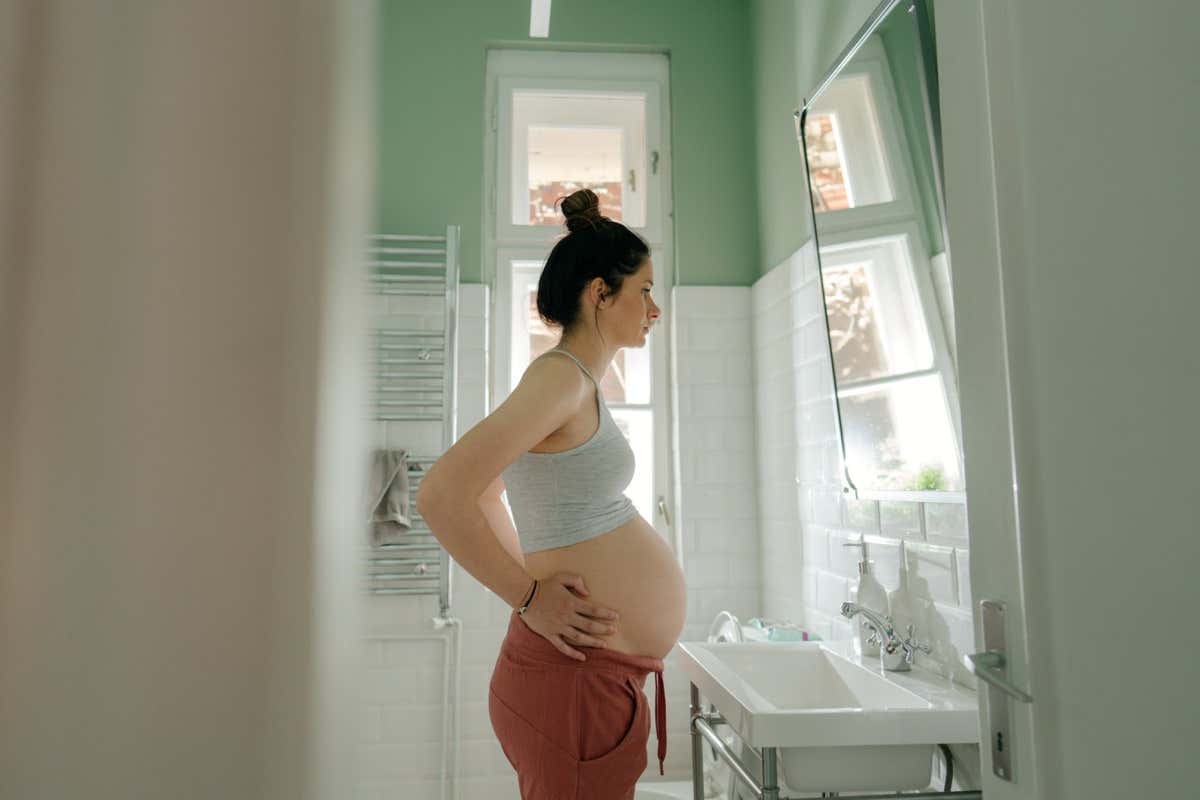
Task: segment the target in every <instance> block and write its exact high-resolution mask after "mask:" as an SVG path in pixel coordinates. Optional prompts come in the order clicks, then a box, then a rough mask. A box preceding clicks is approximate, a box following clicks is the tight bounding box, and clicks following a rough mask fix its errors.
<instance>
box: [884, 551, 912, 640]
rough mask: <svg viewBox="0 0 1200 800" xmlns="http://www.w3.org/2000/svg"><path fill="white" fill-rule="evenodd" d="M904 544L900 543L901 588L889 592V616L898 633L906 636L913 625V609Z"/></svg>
mask: <svg viewBox="0 0 1200 800" xmlns="http://www.w3.org/2000/svg"><path fill="white" fill-rule="evenodd" d="M904 556H905V553H904V543H903V542H901V543H900V586H899V587H898V588H897V589H895V590H894V591H891V592H888V596H887V597H888V614H889V615H890V616H891V618H892V624H893V625H894V626H895V627H896V632H897V633H898V634H900V635H906V632H907V630H908V626H909V625H912V624H913V609H912V602H911V601H910V600H909V593H908V567H907V566H906V565H905V564H906V562H905V560H904Z"/></svg>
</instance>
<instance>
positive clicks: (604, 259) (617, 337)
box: [417, 189, 686, 800]
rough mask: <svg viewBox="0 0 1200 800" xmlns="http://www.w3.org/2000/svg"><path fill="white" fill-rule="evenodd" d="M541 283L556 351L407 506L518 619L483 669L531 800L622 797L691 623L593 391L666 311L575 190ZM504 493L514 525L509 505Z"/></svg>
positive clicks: (642, 254) (643, 258)
mask: <svg viewBox="0 0 1200 800" xmlns="http://www.w3.org/2000/svg"><path fill="white" fill-rule="evenodd" d="M562 210H563V214H564V215H565V217H566V220H567V229H568V231H569V233H568V234H567V235H566V236H564V237H563V238H561V239H560V240H559V241H558V242H557V243H556V244H555V245H554V248H553V249H552V251H551V252H550V256H549V257H548V258H547V260H546V265H545V267H544V269H543V270H542V274H541V278H540V280H539V281H538V293H537V308H538V313H539V314H540V315H541V317H542V318H543V319H544V320H545V321H546V322H547V324H550V325H554V326H557V327H561V329H562V335H561V338H560V341H559V342H558V345H557V346H556V347H555V348H554V349H552V350H550V351H547V352H546V353H544V354H542V356H540V357H539V358H537V359H535V360H534V361H533V362H532V363H531V364H530V365H529V367H528V368H527V369H526V371H525V374H524V376H523V377H522V378H521V381H520V383H519V384H518V386H517V387H516V389H514V390H513V392H512V394H511V395H510V396H509V397H508V399H507V400H505V401H504V403H503V404H501V405H500V407H499V408H497V409H496V410H495V411H494V412H492V414H491V415H489V416H488V417H487V418H486V419H484V420H483V421H481V422H480V423H479V424H478V425H476V426H475V427H474V428H472V429H471V430H470V431H468V432H467V433H466V434H465V435H464V436H463V437H462V438H461V439H459V441H458V442H456V443H455V444H454V446H453V447H451V448H450V449H449V450H447V451H446V452H445V454H444V455H443V456H442V457H441V458H439V459H438V460H437V462H435V463H434V464H433V466H432V467H430V469H429V472H428V473H427V474H426V476H425V478H424V479H423V480H422V481H421V487H420V490H419V492H418V495H417V510H418V512H419V513H420V514H421V516H422V517H423V518H424V519H425V521H426V522H427V523H428V525H429V528H430V530H432V531H433V532H434V534H435V535H436V536H437V538H438V541H439V542H441V544H442V545H443V546H444V547H445V548H446V550H447V551H448V552H449V553H450V555H451V556H452V557H453V558H454V560H455V561H457V562H458V563H459V564H461V565H462V567H463V568H464V569H466V570H467V571H468V572H469V573H471V574H472V575H473V576H475V577H476V578H477V579H479V581H480V582H482V583H483V584H484V585H486V586H487V587H488V588H490V589H491V590H492V591H493V592H495V593H496V594H497V595H498V596H499V597H500V598H501V599H503V600H504V601H505V602H507V603H508V604H509V605H511V606H513V607H514V609H515V610H514V611H513V612H512V613H511V614H510V615H509V623H508V632H507V635H506V636H505V638H504V641H503V642H502V644H501V646H500V653H499V655H498V657H497V659H496V663H495V666H494V667H493V670H492V680H491V686H490V690H489V696H488V708H489V713H490V716H491V722H492V728H493V730H494V731H495V733H496V736H497V738H498V739H499V740H500V745H501V747H502V748H503V750H504V753H505V755H506V756H507V757H508V760H509V761H510V762H511V763H512V765H513V768H514V769H515V770H516V771H517V778H518V781H519V783H520V787H521V797H522V798H524V800H569V799H571V798H574V799H575V800H585V799H586V800H622V799H624V800H627V799H628V798H632V797H633V792H634V784H635V783H636V782H637V779H638V778H639V777H640V776H641V774H642V772H643V770H644V769H645V767H646V742H647V740H648V738H649V735H650V712H649V702H648V700H647V698H646V695H645V693H644V691H643V687H644V685H645V679H646V676H647V675H648V674H650V673H651V672H653V673H654V674H655V689H656V696H655V712H656V713H655V729H656V733H657V737H658V758H659V772H660V773H661V772H662V769H663V767H662V760H663V759H664V758H665V756H666V730H665V727H666V707H665V697H664V688H663V683H662V669H663V662H662V658H663V657H664V656H665V655H666V654H667V653H668V652H669V651H670V650H671V648H672V647H673V646H674V645H675V642H676V640H677V639H678V637H679V633H680V631H681V630H682V629H683V623H684V616H685V612H686V591H685V588H686V587H685V584H684V578H683V573H682V571H681V570H680V568H679V564H678V562H677V561H676V559H675V556H674V554H673V553H672V552H671V549H670V548H669V547H668V546H667V544H666V542H665V541H664V540H663V539H662V537H661V536H659V535H658V533H657V532H656V531H655V530H654V528H653V526H651V525H650V523H648V522H647V521H646V520H645V519H643V518H642V517H641V516H640V515H639V514H638V512H637V509H636V508H635V507H634V505H633V503H632V502H631V501H630V500H629V498H628V497H627V496H625V494H624V490H625V488H626V487H627V486H628V485H629V482H630V480H631V479H632V478H633V471H634V460H633V450H632V449H631V448H630V446H629V444H628V442H627V441H626V440H625V437H624V435H623V434H622V433H621V431H620V430H619V429H618V428H617V424H616V422H615V421H614V420H613V417H612V415H611V414H610V413H609V410H608V407H607V406H606V405H605V402H604V397H603V396H602V394H601V392H600V384H599V382H600V380H601V378H603V376H604V373H605V371H606V370H607V369H608V365H609V362H611V361H612V359H613V357H614V356H615V355H616V353H617V351H618V350H620V349H621V348H622V347H642V346H643V345H644V344H645V343H646V337H647V335H648V334H649V331H650V327H651V326H652V325H653V324H654V322H655V321H656V320H657V319H658V317H659V314H660V310H659V307H658V306H657V305H656V304H655V302H654V300H653V299H652V298H651V288H652V287H653V284H654V265H653V264H652V263H651V259H650V251H649V248H648V247H647V246H646V243H645V242H644V241H643V240H642V239H641V238H640V237H638V236H637V235H636V234H634V233H633V232H632V231H630V230H629V229H628V228H626V227H625V226H624V225H622V224H621V223H619V222H615V221H613V220H610V219H608V218H607V217H604V216H601V214H600V204H599V201H598V199H597V197H596V195H595V194H594V193H593V192H591V191H590V190H587V189H583V190H580V191H578V192H575V193H574V194H572V195H570V196H569V197H567V198H566V199H565V200H564V201H563V203H562ZM506 489H507V491H508V500H509V503H510V505H511V506H512V510H513V517H515V519H516V524H515V526H514V523H513V520H512V519H510V518H509V515H508V513H507V511H506V510H505V508H504V504H503V501H502V500H501V493H502V492H504V491H505V490H506Z"/></svg>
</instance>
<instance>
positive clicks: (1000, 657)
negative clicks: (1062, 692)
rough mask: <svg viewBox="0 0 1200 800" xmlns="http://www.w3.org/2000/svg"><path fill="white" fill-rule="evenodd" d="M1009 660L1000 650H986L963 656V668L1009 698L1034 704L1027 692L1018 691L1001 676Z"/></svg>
mask: <svg viewBox="0 0 1200 800" xmlns="http://www.w3.org/2000/svg"><path fill="white" fill-rule="evenodd" d="M1006 663H1007V659H1006V658H1005V657H1004V653H1002V652H1001V651H999V650H984V651H983V652H982V653H970V654H968V655H965V656H963V666H965V667H966V668H967V669H969V670H971V674H973V675H974V676H975V677H977V678H979V679H980V680H981V681H983V682H984V683H986V684H988V685H990V686H995V687H996V688H997V689H999V690H1000V691H1002V692H1004V693H1005V694H1006V695H1008V696H1009V697H1012V698H1015V699H1017V700H1020V701H1021V702H1022V703H1032V702H1033V697H1032V696H1031V695H1030V694H1029V693H1028V692H1026V691H1024V690H1022V689H1018V688H1017V687H1016V686H1014V685H1013V684H1012V683H1010V682H1009V680H1008V678H1006V677H1004V676H1003V675H1001V674H1000V670H1002V669H1004V665H1005V664H1006Z"/></svg>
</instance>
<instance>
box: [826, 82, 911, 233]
mask: <svg viewBox="0 0 1200 800" xmlns="http://www.w3.org/2000/svg"><path fill="white" fill-rule="evenodd" d="M804 146H805V151H806V153H807V156H808V164H809V172H810V177H811V181H812V186H811V189H812V192H813V199H814V200H815V201H818V202H816V205H814V208H815V209H816V211H817V212H818V213H820V212H824V211H838V210H841V209H845V208H858V207H859V206H869V205H875V204H877V203H890V202H891V201H892V200H894V199H896V193H895V191H894V189H893V187H892V177H891V172H890V170H889V168H888V160H887V156H886V154H885V153H886V151H885V148H884V142H883V131H882V129H881V128H880V125H879V114H878V111H877V109H876V106H875V93H874V91H873V90H872V86H871V79H870V77H869V76H868V75H866V74H860V75H848V76H845V77H841V78H838V79H837V80H835V81H834V82H833V83H831V84H830V85H829V86H828V87H827V88H826V89H825V91H824V92H823V93H822V94H821V96H820V98H819V99H818V100H817V102H816V104H815V105H814V107H813V109H812V110H811V111H810V112H809V114H808V116H807V117H806V118H805V121H804Z"/></svg>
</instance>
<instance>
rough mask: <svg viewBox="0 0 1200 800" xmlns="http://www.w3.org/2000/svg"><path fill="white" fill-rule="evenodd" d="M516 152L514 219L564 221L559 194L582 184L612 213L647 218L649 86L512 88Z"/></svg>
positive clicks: (638, 222) (634, 222) (632, 222)
mask: <svg viewBox="0 0 1200 800" xmlns="http://www.w3.org/2000/svg"><path fill="white" fill-rule="evenodd" d="M510 156H511V179H510V180H511V185H510V186H509V187H508V189H507V191H508V192H509V197H510V198H511V205H512V208H511V214H510V218H511V220H512V224H513V225H537V226H547V227H557V226H560V225H562V224H563V218H562V214H561V212H560V211H558V210H556V209H555V207H554V201H555V200H557V199H558V198H560V197H565V196H566V195H569V194H571V193H572V192H574V191H577V190H579V189H583V188H587V189H591V190H592V191H594V192H595V193H596V195H597V196H598V197H599V198H600V211H601V213H602V214H604V215H605V216H607V217H609V218H610V219H615V220H620V221H621V222H624V223H625V224H626V225H629V226H632V227H641V226H644V225H645V224H646V175H647V153H646V96H645V94H644V93H641V92H625V93H622V92H595V91H583V90H580V91H556V90H537V89H528V90H519V91H514V92H513V94H512V149H511V153H510Z"/></svg>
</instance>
